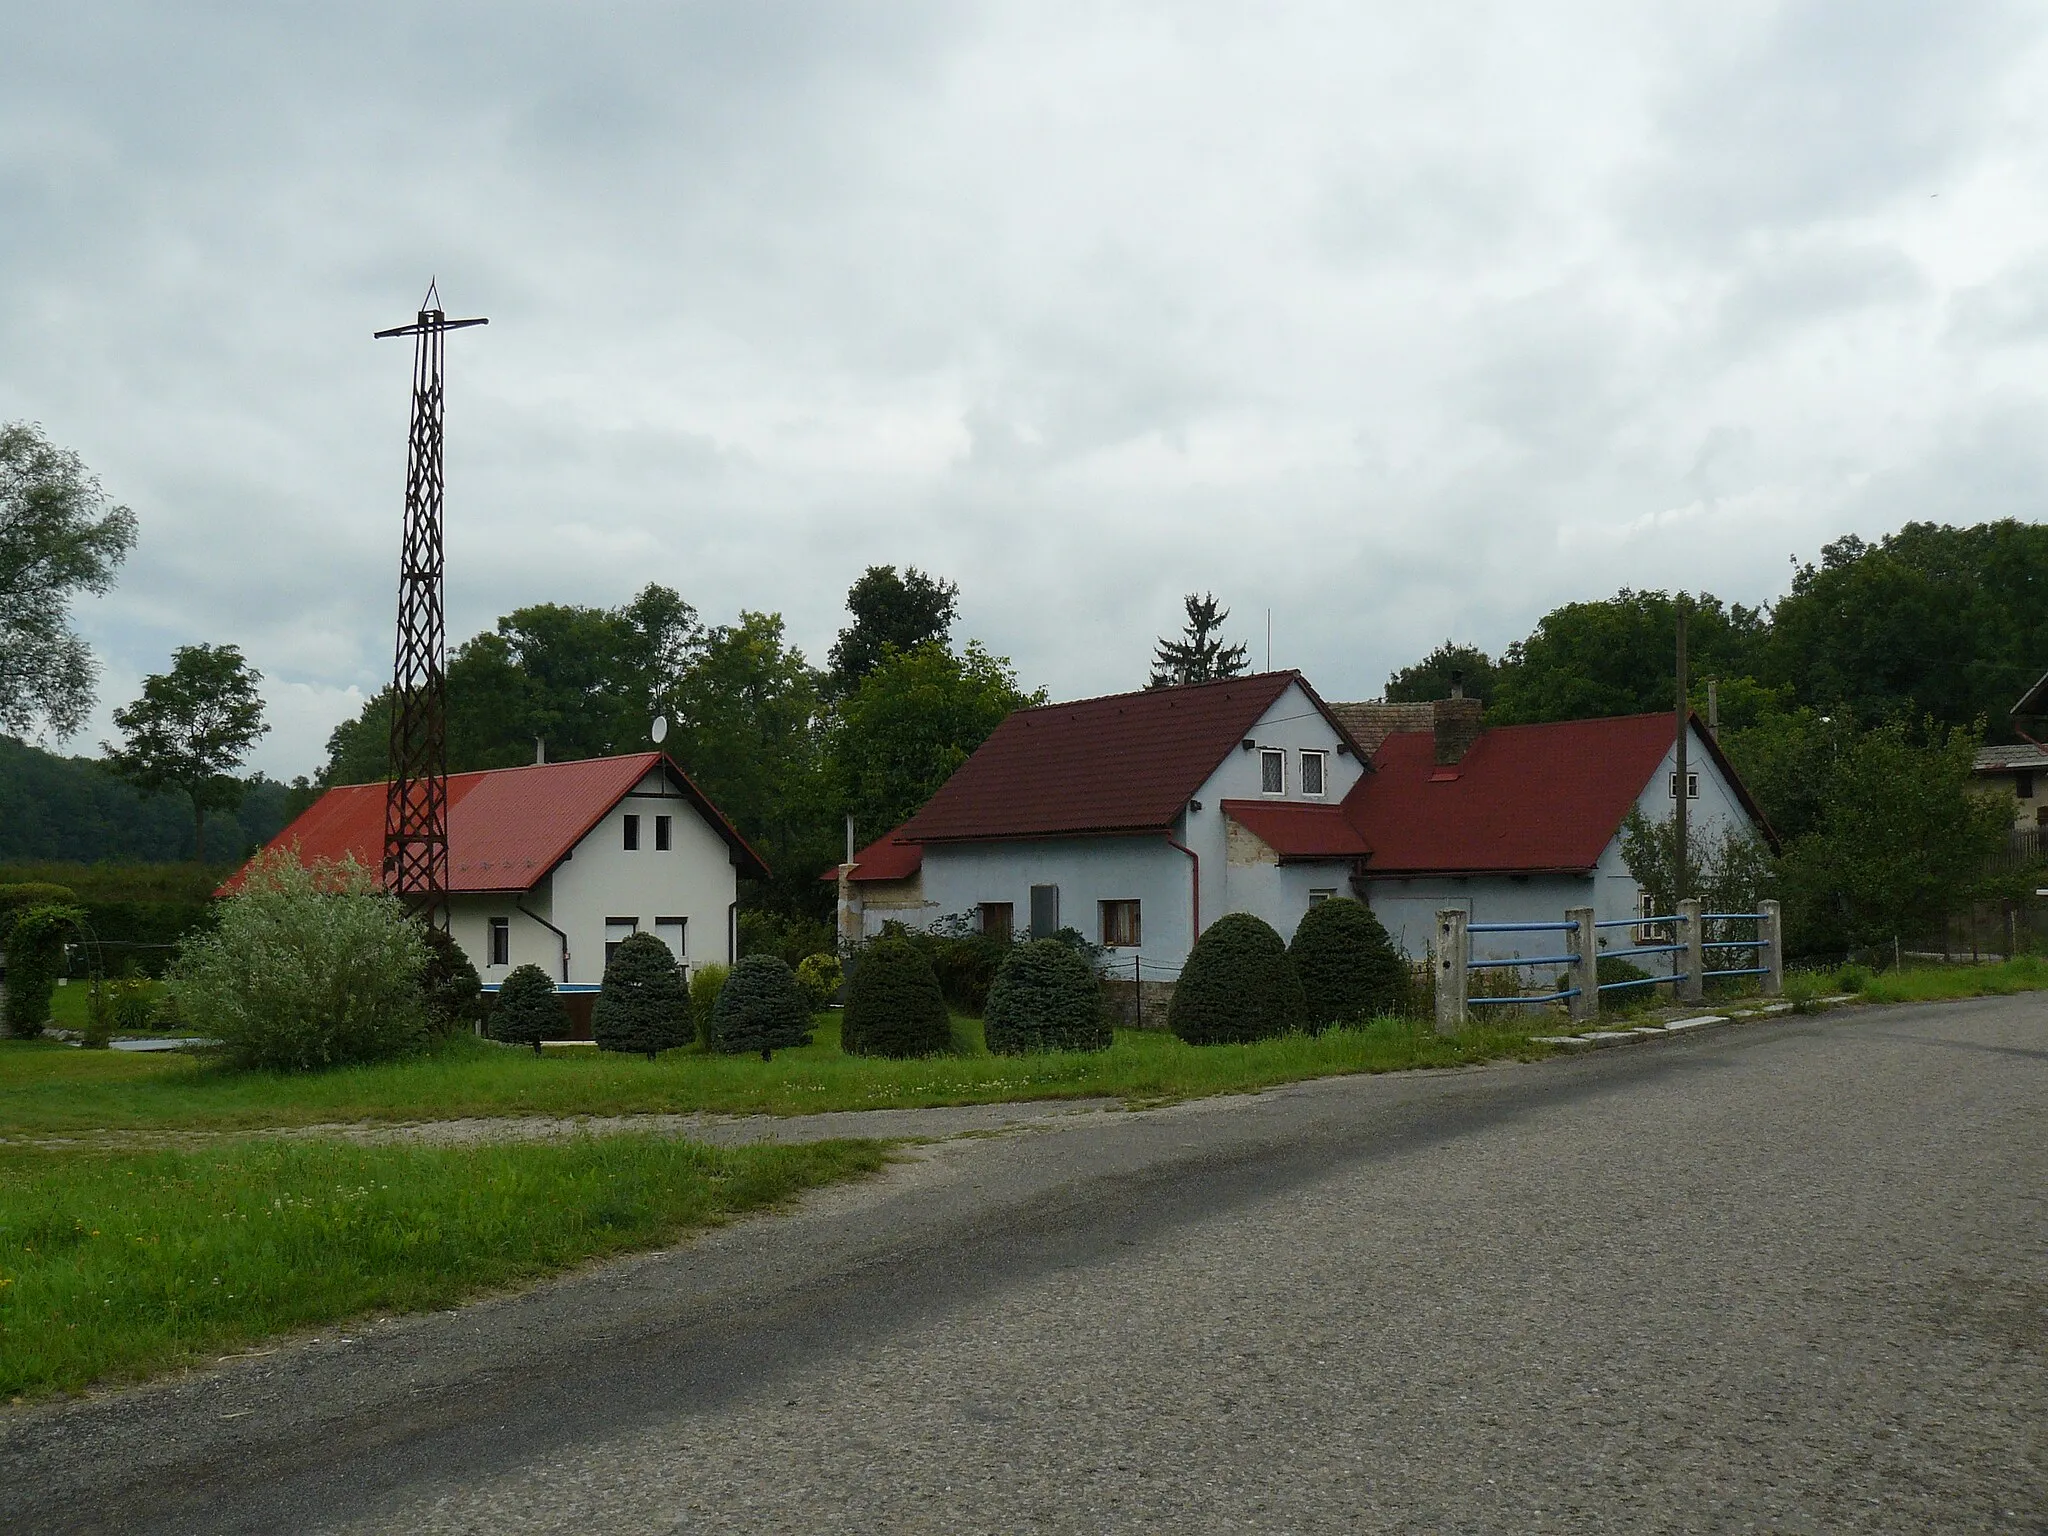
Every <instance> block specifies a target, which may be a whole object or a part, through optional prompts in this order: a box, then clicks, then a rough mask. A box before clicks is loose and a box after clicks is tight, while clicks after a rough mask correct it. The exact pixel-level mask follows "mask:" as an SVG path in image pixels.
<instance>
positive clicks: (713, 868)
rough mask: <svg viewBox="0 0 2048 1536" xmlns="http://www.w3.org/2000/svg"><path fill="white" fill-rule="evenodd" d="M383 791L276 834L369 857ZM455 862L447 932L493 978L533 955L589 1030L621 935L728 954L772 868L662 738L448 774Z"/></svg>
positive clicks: (715, 958) (355, 791) (309, 814)
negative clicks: (618, 750)
mask: <svg viewBox="0 0 2048 1536" xmlns="http://www.w3.org/2000/svg"><path fill="white" fill-rule="evenodd" d="M384 801H385V786H384V785H382V784H352V785H346V786H343V787H340V788H336V789H330V790H328V791H327V793H326V794H324V795H322V796H321V797H320V798H319V799H318V800H317V801H315V802H314V803H313V805H312V806H310V807H309V808H308V809H307V810H306V811H305V813H304V814H303V815H301V816H299V817H298V819H297V820H295V821H293V822H292V824H291V825H290V826H288V827H286V828H285V829H284V830H283V831H282V832H280V833H279V834H278V835H277V836H276V837H275V838H273V839H272V840H271V842H270V845H269V846H270V847H272V848H282V849H296V850H297V853H298V856H299V857H300V858H301V859H303V860H305V861H307V862H311V861H313V860H316V859H326V860H333V861H339V860H340V859H342V858H343V857H344V856H349V857H353V858H354V859H355V861H356V862H357V863H359V864H361V865H362V866H363V867H364V868H366V869H370V870H375V869H377V868H378V867H379V866H380V864H381V862H382V856H383V842H384ZM448 864H449V871H448V887H449V892H448V918H449V931H450V933H452V934H453V936H454V937H455V939H456V941H457V942H458V943H460V944H461V946H462V948H463V951H464V952H465V953H466V954H467V955H468V956H469V958H470V960H471V962H472V963H474V964H475V966H476V969H477V974H478V975H479V976H481V977H482V978H483V981H484V985H485V986H486V987H487V988H494V987H495V986H496V985H497V984H498V983H499V982H501V981H503V980H504V979H505V976H506V975H507V973H509V972H510V971H511V969H512V967H514V966H516V965H523V964H528V963H531V964H534V965H538V966H540V967H541V969H543V970H545V971H546V972H547V973H548V974H549V975H550V976H551V977H553V978H554V980H555V983H556V985H557V986H558V987H559V988H560V989H561V991H562V992H563V994H564V999H563V1000H564V1002H565V1003H566V1004H567V1005H568V1008H569V1013H570V1019H571V1022H572V1025H573V1026H574V1030H573V1032H574V1033H576V1034H578V1035H581V1036H585V1037H587V1036H588V1034H589V1024H590V1013H589V1005H590V1000H591V997H592V995H593V994H595V992H596V991H597V987H598V984H599V983H600V982H601V981H602V980H603V979H604V966H605V961H606V959H607V958H608V957H609V956H610V954H611V951H612V949H613V947H614V946H616V945H617V944H618V943H619V942H620V941H621V940H623V939H625V938H626V937H627V936H628V935H630V934H633V933H636V932H644V933H652V934H654V935H656V936H657V937H658V938H660V939H661V940H663V941H664V942H665V943H666V944H667V945H668V946H669V948H670V949H671V950H673V951H674V953H675V957H676V959H677V960H678V961H679V962H681V963H682V964H683V965H684V966H685V967H688V968H694V967H696V966H699V965H704V964H707V963H711V962H716V963H718V964H721V965H723V964H729V963H730V962H731V960H732V958H733V952H734V947H735V943H734V941H735V932H734V916H735V911H736V903H737V898H738V890H737V882H738V878H739V876H741V875H749V876H753V877H756V878H763V877H765V876H766V875H767V873H768V869H767V866H766V865H765V864H764V863H763V862H762V861H761V859H760V857H759V855H757V854H756V853H755V852H754V850H753V849H751V848H749V847H748V846H747V843H746V840H745V839H744V838H742V837H741V836H740V835H739V833H738V832H736V831H735V830H734V829H733V827H732V824H731V823H730V822H728V821H727V820H726V819H725V817H724V816H722V815H721V814H720V813H719V810H718V808H717V807H716V806H715V805H713V804H712V803H711V801H710V800H709V799H708V798H706V796H705V795H704V793H703V791H701V790H700V789H698V788H697V786H696V785H695V784H693V783H691V782H690V778H689V775H687V774H686V773H684V772H683V771H682V769H681V768H679V767H677V766H676V764H675V763H674V762H673V761H672V760H671V759H669V758H668V757H667V756H666V755H665V754H663V753H659V752H641V753H636V754H634V755H631V756H627V757H598V758H587V759H584V760H582V761H578V762H566V763H536V764H534V765H533V766H531V767H522V768H494V769H489V770H486V771H484V772H480V773H454V774H450V775H449V776H448ZM231 883H232V882H231Z"/></svg>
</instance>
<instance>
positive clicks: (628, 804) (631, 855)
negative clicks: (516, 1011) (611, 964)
mask: <svg viewBox="0 0 2048 1536" xmlns="http://www.w3.org/2000/svg"><path fill="white" fill-rule="evenodd" d="M628 815H638V816H639V818H640V847H639V849H638V850H637V851H634V852H628V851H627V850H626V847H625V825H624V822H625V818H626V816H628ZM656 816H668V817H670V818H672V821H671V825H672V828H673V838H672V842H671V845H670V847H669V849H668V850H667V851H666V852H657V851H656V849H655V846H654V818H655V817H656ZM737 897H738V876H737V872H736V871H735V870H734V869H733V865H732V852H731V849H730V848H729V847H728V846H727V844H726V841H725V839H724V838H723V837H721V836H720V835H719V834H718V832H716V831H715V830H713V828H712V827H711V825H710V823H709V822H707V821H706V820H705V819H704V817H703V816H702V815H701V814H700V813H699V812H698V810H697V807H696V804H695V802H693V801H691V800H689V799H687V798H685V797H684V796H683V794H682V793H681V792H680V791H678V790H676V789H675V788H673V787H672V786H671V785H670V784H669V782H668V779H667V776H666V775H665V774H662V773H659V772H656V773H651V774H649V775H648V776H647V777H646V778H645V779H643V780H642V781H641V782H640V783H639V784H637V785H635V786H634V788H633V790H632V792H631V793H630V794H628V795H627V796H626V797H625V799H623V800H622V801H620V803H619V804H618V805H616V806H614V807H613V808H612V809H611V810H610V811H609V812H607V813H606V814H605V816H604V818H603V819H602V820H601V821H599V822H598V824H597V825H596V826H595V827H593V828H592V829H591V830H590V831H589V832H588V833H587V834H585V836H584V837H583V840H582V841H581V842H579V843H577V845H576V847H575V848H574V849H573V850H572V851H571V853H570V855H569V857H568V858H566V859H564V860H563V861H562V863H561V864H559V865H558V866H556V868H555V870H554V873H553V874H552V875H550V876H549V877H548V878H547V879H546V880H543V881H542V882H541V883H540V884H539V885H538V886H536V887H535V889H534V890H532V891H531V892H529V893H527V894H526V895H525V896H524V897H523V898H514V897H512V896H473V897H458V898H456V900H455V903H454V910H453V914H452V931H453V932H454V934H455V937H456V939H457V940H458V941H459V942H460V943H461V944H462V947H463V948H464V950H466V951H467V952H468V954H469V957H470V959H471V960H472V961H474V962H476V968H477V974H478V975H479V976H481V977H482V978H483V979H484V980H485V981H486V982H491V983H494V982H500V981H503V980H504V979H505V976H506V974H507V972H509V971H510V969H511V965H519V964H523V963H526V962H528V961H531V962H532V963H533V964H535V965H538V966H540V968H541V969H542V970H544V971H546V972H547V973H548V975H549V976H551V977H553V978H554V979H555V980H556V981H557V982H559V981H561V980H562V979H563V978H562V971H561V953H562V943H561V940H560V939H558V938H557V937H556V936H555V935H554V934H553V933H551V932H549V931H548V930H547V929H546V928H545V927H543V926H542V925H541V924H540V923H539V922H537V921H536V920H535V919H534V918H533V917H531V916H528V915H527V914H526V913H523V912H521V911H519V910H518V908H519V906H520V905H522V904H523V905H524V906H525V907H526V909H527V912H531V913H536V914H538V915H539V916H540V917H544V918H546V919H548V920H549V921H550V922H552V923H554V924H555V925H556V926H557V927H559V928H560V929H562V930H563V932H564V933H566V934H567V935H568V944H569V975H568V978H567V979H568V980H569V981H571V982H579V983H591V984H595V983H597V982H600V981H602V980H604V943H605V920H606V919H607V918H614V917H629V918H632V919H634V920H635V921H636V922H637V923H638V925H639V931H640V932H642V933H653V932H655V926H654V923H655V919H656V918H659V917H681V918H685V919H687V923H688V926H687V930H686V931H687V939H686V941H685V942H686V949H687V952H686V955H685V960H686V963H687V964H689V965H690V966H691V967H692V968H694V967H696V966H700V965H704V964H707V963H712V962H716V963H717V964H720V965H723V964H725V963H726V960H727V957H728V954H729V946H728V935H729V933H730V927H731V921H732V916H731V914H732V905H733V902H734V901H735V900H736V899H737ZM492 917H505V918H508V919H509V920H510V924H511V927H510V935H511V940H512V960H511V965H502V966H491V965H486V964H485V963H484V962H485V961H486V960H487V959H488V957H489V950H488V948H487V927H488V920H489V919H490V918H492Z"/></svg>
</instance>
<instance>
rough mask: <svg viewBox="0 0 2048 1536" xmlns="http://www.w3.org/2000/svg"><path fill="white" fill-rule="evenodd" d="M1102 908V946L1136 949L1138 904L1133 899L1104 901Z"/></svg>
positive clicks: (1106, 947) (1105, 947)
mask: <svg viewBox="0 0 2048 1536" xmlns="http://www.w3.org/2000/svg"><path fill="white" fill-rule="evenodd" d="M1099 905H1100V906H1101V908H1102V947H1103V948H1104V949H1136V948H1137V947H1138V936H1139V928H1138V904H1137V903H1136V902H1135V901H1105V902H1101V903H1099Z"/></svg>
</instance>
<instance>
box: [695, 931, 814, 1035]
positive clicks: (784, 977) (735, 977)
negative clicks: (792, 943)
mask: <svg viewBox="0 0 2048 1536" xmlns="http://www.w3.org/2000/svg"><path fill="white" fill-rule="evenodd" d="M810 1043H811V1011H810V1009H809V1008H808V1007H806V1006H805V1003H804V997H803V992H802V989H801V988H799V987H798V986H797V984H796V973H795V972H794V971H792V970H791V969H790V968H789V966H788V965H787V964H786V963H785V962H784V961H783V959H782V957H781V956H779V955H769V954H753V955H746V956H743V957H742V958H741V960H740V962H739V964H738V965H735V966H734V967H733V968H732V974H731V975H729V976H727V977H726V978H725V985H724V986H722V987H720V988H719V989H718V1001H717V1002H716V1003H715V1004H714V1005H713V1006H712V1009H711V1048H712V1049H713V1050H714V1051H718V1052H720V1053H721V1054H723V1055H727V1056H738V1055H741V1054H744V1053H746V1052H751V1051H759V1052H760V1053H761V1059H762V1060H763V1061H766V1060H768V1058H769V1057H771V1056H773V1055H774V1054H775V1051H776V1048H777V1047H779V1046H785V1045H809V1044H810Z"/></svg>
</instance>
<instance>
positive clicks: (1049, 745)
mask: <svg viewBox="0 0 2048 1536" xmlns="http://www.w3.org/2000/svg"><path fill="white" fill-rule="evenodd" d="M1291 683H1299V684H1300V685H1301V688H1302V691H1303V692H1304V693H1306V694H1307V695H1308V697H1309V699H1310V701H1311V702H1312V703H1313V704H1314V705H1315V707H1316V708H1317V709H1318V710H1320V711H1321V712H1322V714H1323V716H1324V718H1325V719H1328V720H1329V722H1330V725H1331V727H1332V728H1333V729H1334V730H1336V732H1337V733H1338V736H1339V738H1340V739H1342V740H1343V741H1346V742H1350V740H1351V738H1350V736H1349V734H1348V733H1346V732H1345V730H1344V727H1343V726H1342V725H1340V724H1339V723H1338V721H1337V720H1336V718H1335V717H1334V716H1332V715H1331V714H1330V712H1329V710H1328V708H1326V707H1325V706H1324V704H1323V702H1322V700H1321V699H1318V698H1317V697H1316V695H1315V691H1314V690H1313V689H1311V688H1310V687H1309V686H1308V683H1307V681H1306V680H1305V679H1304V678H1303V677H1302V676H1301V674H1300V673H1298V672H1264V673H1259V674H1257V675H1255V676H1252V677H1237V678H1231V679H1228V680H1227V681H1224V682H1220V683H1196V684H1193V685H1190V686H1188V687H1185V688H1156V689H1147V690H1145V691H1143V692H1139V693H1119V694H1111V695H1110V696H1108V697H1107V698H1100V699H1081V700H1077V701H1076V702H1074V703H1071V704H1048V705H1044V706H1042V707H1041V708H1038V709H1020V710H1018V711H1017V712H1016V713H1015V714H1013V715H1011V716H1010V717H1009V718H1008V719H1007V720H1005V721H1004V722H1003V723H1002V724H1001V725H999V726H997V727H996V729H995V734H993V735H992V736H990V737H989V739H988V740H987V741H985V742H983V743H982V745H981V748H980V750H979V751H977V752H976V753H975V754H974V755H973V756H972V757H970V758H968V759H967V761H966V762H964V763H962V764H961V765H960V767H959V769H958V770H957V771H956V772H955V773H954V775H953V776H952V777H951V778H950V779H948V780H947V781H946V782H945V784H944V785H943V786H941V788H940V789H939V792H938V793H937V794H935V795H933V796H932V798H931V799H930V800H929V801H928V802H927V803H926V804H925V807H924V809H922V810H920V811H919V812H918V813H917V814H916V815H915V816H913V817H911V818H910V820H909V821H907V822H905V823H904V824H903V826H902V827H901V828H899V829H898V832H899V835H901V836H902V837H903V838H904V839H905V840H906V841H910V842H919V843H951V842H987V841H995V840H1000V839H1010V838H1026V837H1072V836H1076V835H1078V834H1083V833H1107V832H1151V831H1160V830H1164V829H1166V828H1169V827H1171V826H1172V825H1173V823H1174V819H1175V818H1176V817H1178V816H1179V815H1180V813H1181V809H1182V807H1184V806H1185V805H1186V804H1187V802H1188V800H1189V798H1190V797H1191V796H1192V795H1193V794H1194V793H1195V791H1196V790H1198V789H1200V788H1201V787H1202V784H1203V781H1205V780H1206V779H1207V778H1208V777H1209V775H1210V774H1211V773H1213V772H1214V771H1215V769H1216V765H1217V764H1218V763H1220V762H1222V761H1223V759H1224V758H1225V757H1226V756H1227V755H1228V754H1229V753H1230V752H1231V751H1232V750H1233V749H1234V748H1235V747H1236V746H1237V744H1238V742H1239V741H1240V740H1241V739H1242V738H1243V737H1244V735H1245V733H1246V732H1247V731H1249V730H1250V729H1251V728H1252V726H1253V725H1254V724H1255V723H1257V721H1258V718H1259V717H1260V716H1261V715H1263V714H1264V713H1265V712H1266V711H1267V709H1269V708H1270V707H1271V706H1272V704H1273V701H1274V700H1275V699H1277V698H1279V697H1280V695H1281V694H1282V693H1283V692H1285V691H1286V689H1287V687H1288V685H1289V684H1291Z"/></svg>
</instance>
